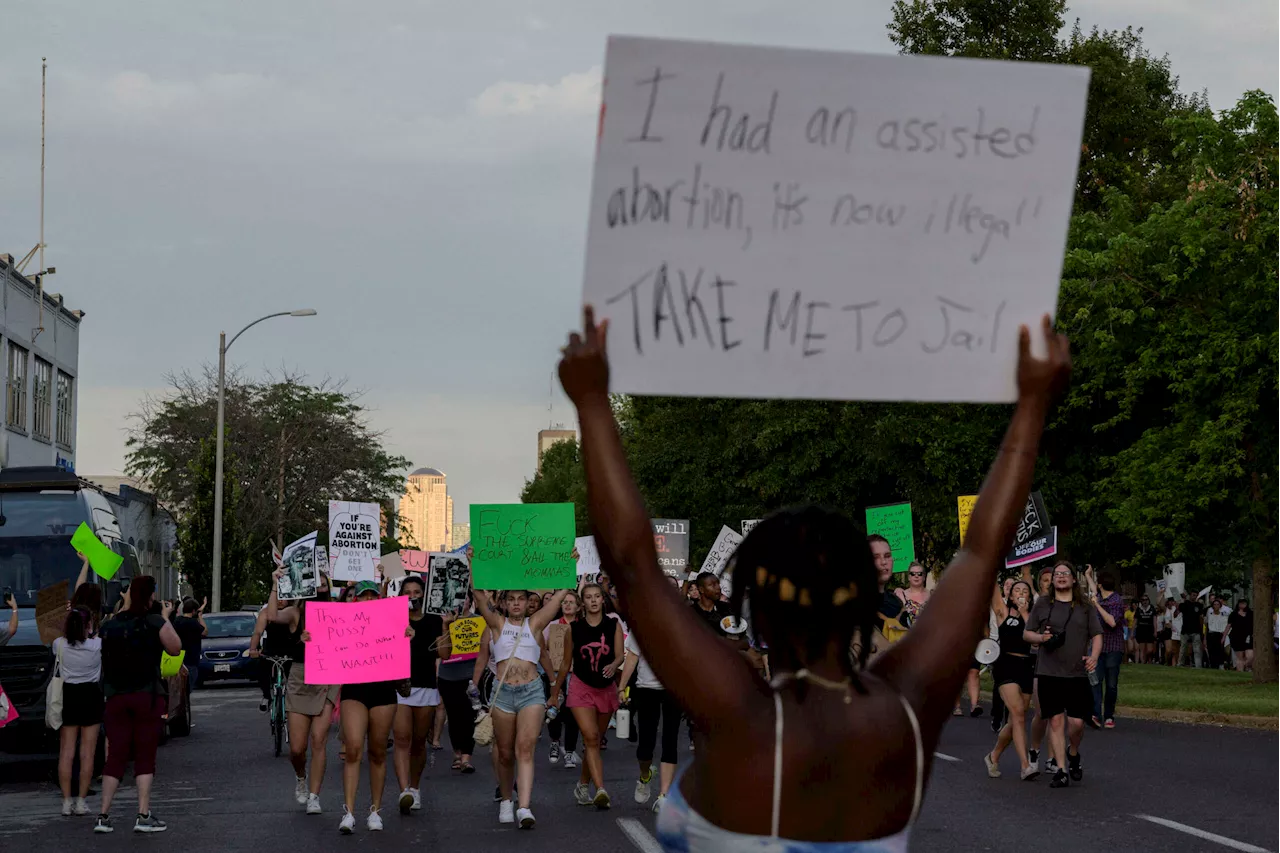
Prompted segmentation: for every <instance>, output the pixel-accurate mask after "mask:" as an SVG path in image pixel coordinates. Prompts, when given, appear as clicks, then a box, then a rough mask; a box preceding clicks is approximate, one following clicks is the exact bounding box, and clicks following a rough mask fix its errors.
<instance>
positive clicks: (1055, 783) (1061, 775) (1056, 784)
mask: <svg viewBox="0 0 1280 853" xmlns="http://www.w3.org/2000/svg"><path fill="white" fill-rule="evenodd" d="M1070 784H1071V781H1070V780H1069V779H1067V771H1065V770H1059V771H1058V772H1057V773H1054V774H1053V778H1052V779H1050V780H1049V787H1050V788H1065V787H1067V786H1068V785H1070Z"/></svg>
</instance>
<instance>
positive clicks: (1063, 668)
mask: <svg viewBox="0 0 1280 853" xmlns="http://www.w3.org/2000/svg"><path fill="white" fill-rule="evenodd" d="M1023 636H1024V638H1025V639H1026V641H1027V642H1028V643H1039V644H1040V650H1039V652H1038V653H1037V655H1036V682H1037V683H1036V704H1037V705H1038V706H1039V708H1040V715H1041V716H1042V717H1043V718H1044V719H1045V720H1046V721H1047V722H1048V724H1049V750H1050V752H1051V753H1052V755H1053V759H1054V763H1055V765H1056V769H1055V770H1054V773H1053V779H1052V780H1050V782H1049V787H1051V788H1065V787H1067V786H1068V785H1069V784H1070V783H1071V782H1072V781H1075V782H1079V781H1080V780H1081V779H1083V778H1084V769H1083V766H1082V764H1081V758H1080V742H1081V741H1082V740H1083V739H1084V721H1085V720H1086V719H1087V718H1088V717H1089V714H1090V712H1091V711H1092V709H1093V695H1092V692H1091V691H1090V689H1089V680H1088V673H1090V672H1093V671H1094V670H1095V669H1096V668H1097V666H1098V656H1099V655H1100V654H1101V653H1102V622H1101V620H1100V619H1099V618H1098V612H1097V611H1096V610H1095V609H1094V608H1093V607H1091V606H1090V605H1089V603H1088V602H1086V601H1085V600H1084V598H1083V597H1082V595H1081V593H1080V587H1079V585H1078V584H1077V583H1076V575H1075V567H1074V566H1072V565H1071V564H1070V563H1068V562H1067V561H1065V560H1059V561H1058V562H1057V563H1056V564H1055V565H1054V567H1053V595H1052V596H1044V597H1043V598H1041V599H1040V600H1039V601H1037V602H1036V603H1035V604H1034V605H1033V606H1032V608H1031V615H1030V619H1029V620H1028V623H1027V628H1026V631H1025V632H1024V634H1023Z"/></svg>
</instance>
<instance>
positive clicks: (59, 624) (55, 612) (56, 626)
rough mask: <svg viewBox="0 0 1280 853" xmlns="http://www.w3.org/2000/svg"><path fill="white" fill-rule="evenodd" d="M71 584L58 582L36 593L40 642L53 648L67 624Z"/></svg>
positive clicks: (37, 627) (37, 628)
mask: <svg viewBox="0 0 1280 853" xmlns="http://www.w3.org/2000/svg"><path fill="white" fill-rule="evenodd" d="M70 588H71V584H70V583H69V582H67V581H58V582H57V583H55V584H51V585H50V586H46V587H45V588H44V589H42V590H40V591H39V592H37V593H36V630H37V631H38V632H39V634H40V642H42V643H44V644H45V645H46V646H52V645H53V641H54V640H56V639H58V638H59V637H61V636H62V628H63V626H64V625H66V623H67V601H68V600H69V597H68V595H67V591H68V590H69V589H70Z"/></svg>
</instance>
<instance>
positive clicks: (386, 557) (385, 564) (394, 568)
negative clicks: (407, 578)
mask: <svg viewBox="0 0 1280 853" xmlns="http://www.w3.org/2000/svg"><path fill="white" fill-rule="evenodd" d="M378 565H380V566H382V576H383V577H384V578H386V579H387V580H393V581H394V580H400V579H402V578H403V577H404V564H403V563H401V562H400V552H399V551H392V552H391V553H390V554H383V555H382V556H381V557H379V558H378Z"/></svg>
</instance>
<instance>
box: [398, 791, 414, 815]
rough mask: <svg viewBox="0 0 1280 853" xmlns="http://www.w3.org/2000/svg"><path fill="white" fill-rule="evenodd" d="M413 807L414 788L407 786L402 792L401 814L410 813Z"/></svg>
mask: <svg viewBox="0 0 1280 853" xmlns="http://www.w3.org/2000/svg"><path fill="white" fill-rule="evenodd" d="M412 808H413V789H412V788H405V789H404V790H403V791H401V792H400V814H408V813H409V810H410V809H412Z"/></svg>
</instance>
